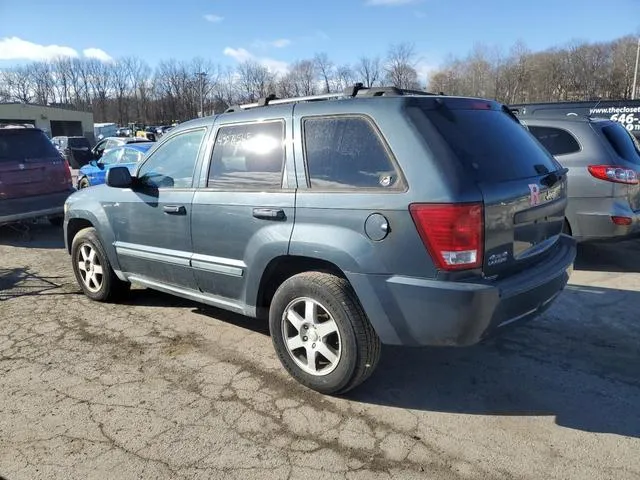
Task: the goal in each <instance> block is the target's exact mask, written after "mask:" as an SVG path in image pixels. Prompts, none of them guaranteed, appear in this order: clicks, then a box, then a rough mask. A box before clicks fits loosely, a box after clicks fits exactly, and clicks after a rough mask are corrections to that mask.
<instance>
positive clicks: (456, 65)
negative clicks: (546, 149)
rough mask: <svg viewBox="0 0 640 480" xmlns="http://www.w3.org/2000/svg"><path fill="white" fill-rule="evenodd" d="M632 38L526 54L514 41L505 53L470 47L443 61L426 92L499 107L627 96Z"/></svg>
mask: <svg viewBox="0 0 640 480" xmlns="http://www.w3.org/2000/svg"><path fill="white" fill-rule="evenodd" d="M637 47H638V38H637V37H634V36H626V37H622V38H620V39H618V40H615V41H613V42H600V43H587V42H577V41H574V42H571V43H569V44H568V45H566V46H564V47H558V48H551V49H548V50H544V51H541V52H532V51H530V50H529V49H528V48H527V46H526V45H525V44H524V43H522V42H518V43H516V44H515V45H514V46H513V47H512V48H511V49H510V50H509V51H508V52H507V53H504V52H502V51H501V50H500V49H498V48H492V47H488V46H486V45H481V44H480V45H476V46H475V47H474V48H473V49H472V51H471V52H470V53H469V54H468V55H467V56H466V57H464V58H449V59H448V60H447V61H446V62H445V64H444V65H443V66H442V67H441V68H440V69H439V70H438V71H436V72H434V73H433V74H432V75H431V77H430V81H429V89H431V90H433V91H438V92H440V91H442V92H446V93H447V94H451V95H471V96H477V97H486V98H495V99H497V100H498V101H501V102H503V103H507V104H510V103H527V102H557V101H577V100H599V99H611V100H622V99H629V98H631V94H632V89H633V76H634V70H635V61H636V51H637Z"/></svg>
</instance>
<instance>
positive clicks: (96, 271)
mask: <svg viewBox="0 0 640 480" xmlns="http://www.w3.org/2000/svg"><path fill="white" fill-rule="evenodd" d="M71 262H72V266H73V273H74V274H75V277H76V281H77V282H78V285H80V288H82V291H83V293H84V294H85V295H86V296H87V297H89V298H90V299H92V300H96V301H98V302H109V301H114V300H117V299H118V298H121V297H122V296H123V295H124V294H125V293H126V292H128V291H129V288H130V287H131V284H130V283H129V282H123V281H122V280H120V279H119V278H118V277H117V276H116V274H115V272H114V271H113V268H111V263H110V262H109V258H108V257H107V254H106V253H105V251H104V248H103V247H102V243H101V242H100V239H99V238H98V235H97V233H96V229H95V228H93V227H89V228H84V229H82V230H80V231H79V232H78V233H77V234H76V236H75V237H74V238H73V242H72V243H71Z"/></svg>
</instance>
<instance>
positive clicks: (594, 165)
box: [521, 116, 640, 241]
mask: <svg viewBox="0 0 640 480" xmlns="http://www.w3.org/2000/svg"><path fill="white" fill-rule="evenodd" d="M521 121H522V123H523V124H525V125H526V126H527V128H528V129H529V131H530V132H531V133H532V134H533V135H534V136H535V137H536V138H537V139H538V140H539V141H540V143H542V145H544V146H545V148H546V149H547V150H549V152H550V153H551V154H552V155H554V156H555V157H556V159H557V160H558V161H559V162H560V163H561V164H562V165H563V166H564V167H567V168H568V169H569V189H568V196H569V205H568V207H567V211H566V220H565V232H566V233H568V234H571V235H573V236H574V237H575V238H576V239H577V240H578V241H593V240H613V239H624V238H627V237H630V236H633V235H636V234H640V185H639V183H638V178H639V173H640V150H639V149H638V146H637V143H636V141H635V138H634V137H633V136H632V134H631V133H630V132H628V130H627V129H625V128H624V127H623V126H622V125H621V124H620V123H619V122H615V121H612V120H604V119H593V118H589V117H584V116H583V117H578V116H571V117H564V118H557V117H546V118H545V117H538V116H536V117H527V116H523V117H521Z"/></svg>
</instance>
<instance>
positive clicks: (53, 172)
mask: <svg viewBox="0 0 640 480" xmlns="http://www.w3.org/2000/svg"><path fill="white" fill-rule="evenodd" d="M72 192H73V186H72V185H71V173H70V171H69V165H68V164H67V162H65V160H64V158H62V155H61V154H60V153H59V152H58V150H56V148H55V147H54V146H53V144H52V143H51V141H50V140H49V138H48V137H47V136H46V135H45V133H44V132H43V131H42V130H40V129H38V128H33V127H29V128H27V127H25V126H22V125H20V126H14V125H4V126H0V224H6V223H13V222H18V221H23V220H32V219H35V218H40V217H48V218H49V220H50V221H51V223H53V224H56V225H61V224H62V218H63V205H64V202H65V200H66V199H67V197H68V196H69V195H70V194H71V193H72Z"/></svg>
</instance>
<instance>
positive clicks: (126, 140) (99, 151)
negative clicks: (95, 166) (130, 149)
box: [91, 137, 151, 160]
mask: <svg viewBox="0 0 640 480" xmlns="http://www.w3.org/2000/svg"><path fill="white" fill-rule="evenodd" d="M150 141H151V140H148V139H146V138H137V137H108V138H105V139H103V140H101V141H99V142H98V143H96V145H95V147H93V148H92V149H91V157H92V160H100V158H101V157H102V155H103V154H104V152H105V150H110V149H112V148H115V147H120V146H122V145H128V144H130V143H143V142H150Z"/></svg>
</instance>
